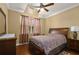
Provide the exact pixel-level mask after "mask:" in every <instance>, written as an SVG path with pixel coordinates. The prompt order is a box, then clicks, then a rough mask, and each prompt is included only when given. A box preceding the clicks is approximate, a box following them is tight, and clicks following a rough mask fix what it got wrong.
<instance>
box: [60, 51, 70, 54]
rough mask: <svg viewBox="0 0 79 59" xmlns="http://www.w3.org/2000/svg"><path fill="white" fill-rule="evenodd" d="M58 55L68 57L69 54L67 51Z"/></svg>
mask: <svg viewBox="0 0 79 59" xmlns="http://www.w3.org/2000/svg"><path fill="white" fill-rule="evenodd" d="M59 55H70V53H69V52H67V51H62V52H61V53H59Z"/></svg>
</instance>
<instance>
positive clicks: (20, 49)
mask: <svg viewBox="0 0 79 59" xmlns="http://www.w3.org/2000/svg"><path fill="white" fill-rule="evenodd" d="M66 51H67V52H69V53H70V55H79V52H76V51H72V50H66ZM16 55H32V54H31V53H30V51H29V47H28V45H20V46H17V47H16Z"/></svg>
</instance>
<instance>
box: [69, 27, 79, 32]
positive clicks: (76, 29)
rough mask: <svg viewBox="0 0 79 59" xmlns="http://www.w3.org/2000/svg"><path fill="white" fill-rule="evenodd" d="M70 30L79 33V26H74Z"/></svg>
mask: <svg viewBox="0 0 79 59" xmlns="http://www.w3.org/2000/svg"><path fill="white" fill-rule="evenodd" d="M70 30H71V31H73V32H78V31H79V26H72V27H71V28H70Z"/></svg>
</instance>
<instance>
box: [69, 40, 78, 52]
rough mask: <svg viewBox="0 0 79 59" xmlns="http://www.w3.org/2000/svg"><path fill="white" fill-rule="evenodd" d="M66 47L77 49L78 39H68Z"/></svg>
mask: <svg viewBox="0 0 79 59" xmlns="http://www.w3.org/2000/svg"><path fill="white" fill-rule="evenodd" d="M67 47H68V49H73V50H76V51H79V40H75V39H68V40H67Z"/></svg>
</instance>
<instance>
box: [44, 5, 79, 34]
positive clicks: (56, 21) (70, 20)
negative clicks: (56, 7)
mask: <svg viewBox="0 0 79 59" xmlns="http://www.w3.org/2000/svg"><path fill="white" fill-rule="evenodd" d="M71 26H79V6H78V7H75V8H72V9H69V10H67V11H65V12H63V13H60V14H58V15H54V16H51V17H49V18H47V19H46V21H45V28H46V30H45V33H48V30H49V28H53V27H71Z"/></svg>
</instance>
